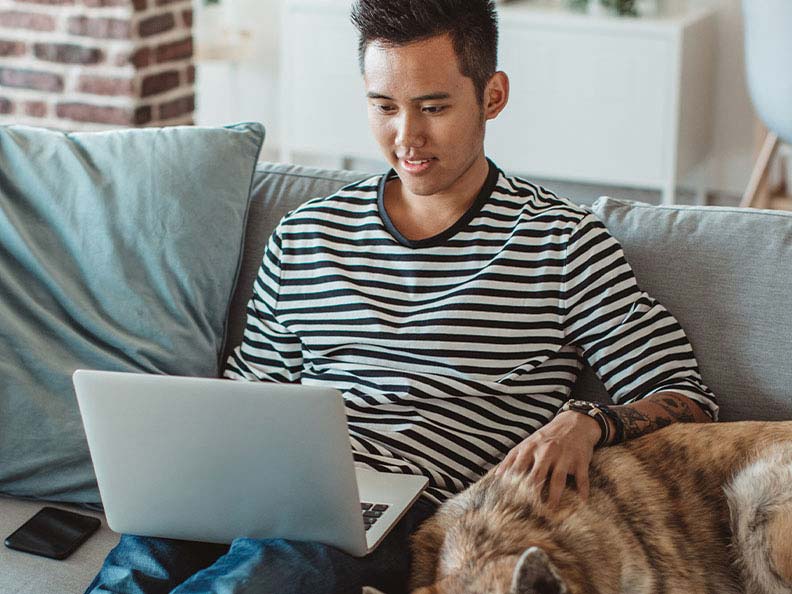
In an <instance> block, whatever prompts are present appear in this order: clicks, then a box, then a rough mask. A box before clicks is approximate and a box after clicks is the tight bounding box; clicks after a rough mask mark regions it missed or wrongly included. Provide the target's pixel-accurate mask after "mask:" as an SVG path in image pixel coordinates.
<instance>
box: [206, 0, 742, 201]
mask: <svg viewBox="0 0 792 594" xmlns="http://www.w3.org/2000/svg"><path fill="white" fill-rule="evenodd" d="M223 1H225V2H229V3H230V4H229V5H230V6H231V7H232V9H233V10H231V11H230V12H231V15H230V16H229V17H228V18H229V19H231V20H235V18H234V15H237V17H236V19H237V20H238V23H239V24H240V25H241V26H243V27H247V28H250V29H251V30H252V31H254V33H255V35H254V40H255V43H254V51H253V54H252V57H251V59H250V60H248V61H245V62H240V63H238V64H236V65H230V64H228V63H223V62H203V63H200V64H199V65H198V75H197V76H198V79H197V97H198V107H197V110H198V111H197V116H196V117H197V123H199V124H205V125H215V124H224V123H230V122H236V121H241V120H256V121H261V122H262V123H264V124H265V126H266V127H267V142H266V144H265V146H266V150H265V152H264V154H263V156H264V158H266V159H270V160H275V159H276V158H277V154H278V153H277V147H278V144H279V140H280V138H279V137H280V130H279V127H278V120H279V117H278V110H279V94H278V59H279V54H278V44H279V33H280V27H279V22H280V16H281V15H280V3H281V0H223ZM335 1H338V0H335ZM691 1H693V2H707V1H710V3H711V2H712V0H691ZM714 2H715V4H716V6H717V7H718V21H719V32H718V66H717V72H716V77H715V80H716V83H715V84H716V90H715V96H716V101H715V105H714V106H713V109H714V110H715V118H714V124H715V125H714V135H713V139H712V153H711V154H712V157H711V161H710V164H709V171H707V172H705V173H704V175H706V176H707V179H709V180H710V182H709V183H708V186H709V187H710V189H712V190H716V191H723V192H728V193H732V194H741V193H742V191H743V189H744V188H745V185H746V184H747V182H748V177H749V175H750V171H751V167H752V165H753V159H754V144H755V140H754V134H755V131H754V130H755V128H754V126H755V119H754V118H755V116H754V112H753V108H752V107H751V103H750V100H749V97H748V92H747V89H746V84H745V74H744V64H743V45H742V15H741V12H740V0H714ZM196 19H200V11H198V12H197V14H196ZM361 117H365V116H364V114H361Z"/></svg>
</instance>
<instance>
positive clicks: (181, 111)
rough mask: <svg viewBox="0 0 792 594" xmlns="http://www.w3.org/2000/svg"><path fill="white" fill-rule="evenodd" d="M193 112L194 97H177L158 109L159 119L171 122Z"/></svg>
mask: <svg viewBox="0 0 792 594" xmlns="http://www.w3.org/2000/svg"><path fill="white" fill-rule="evenodd" d="M194 111H195V95H188V96H186V97H179V98H178V99H174V100H173V101H168V102H167V103H163V104H162V105H160V107H159V119H161V120H172V119H174V118H178V117H180V116H183V115H187V114H190V113H192V112H194Z"/></svg>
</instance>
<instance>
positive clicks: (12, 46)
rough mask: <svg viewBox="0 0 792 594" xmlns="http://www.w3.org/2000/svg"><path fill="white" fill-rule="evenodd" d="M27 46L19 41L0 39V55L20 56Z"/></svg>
mask: <svg viewBox="0 0 792 594" xmlns="http://www.w3.org/2000/svg"><path fill="white" fill-rule="evenodd" d="M26 50H27V47H26V46H25V44H24V43H23V42H21V41H6V40H4V39H0V56H4V57H5V56H21V55H22V54H24V53H25V51H26Z"/></svg>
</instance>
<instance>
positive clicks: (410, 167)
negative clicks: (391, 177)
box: [399, 158, 435, 174]
mask: <svg viewBox="0 0 792 594" xmlns="http://www.w3.org/2000/svg"><path fill="white" fill-rule="evenodd" d="M434 161H435V159H434V158H431V159H404V158H401V159H399V164H400V165H401V168H402V169H404V170H405V171H406V172H407V173H412V174H417V173H423V172H424V171H427V170H428V169H429V168H430V167H431V166H432V163H434Z"/></svg>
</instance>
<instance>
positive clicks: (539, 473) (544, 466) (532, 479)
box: [528, 458, 551, 489]
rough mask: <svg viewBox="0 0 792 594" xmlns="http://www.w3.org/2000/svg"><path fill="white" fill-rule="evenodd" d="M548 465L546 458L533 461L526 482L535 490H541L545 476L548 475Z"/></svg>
mask: <svg viewBox="0 0 792 594" xmlns="http://www.w3.org/2000/svg"><path fill="white" fill-rule="evenodd" d="M550 465H551V463H550V462H549V461H548V460H547V459H546V458H545V459H542V460H534V465H533V468H532V469H531V472H530V474H529V475H528V482H529V483H531V484H532V485H533V486H534V487H535V488H537V489H541V488H542V486H543V485H544V482H545V480H546V479H547V475H548V474H549V473H550Z"/></svg>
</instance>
